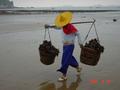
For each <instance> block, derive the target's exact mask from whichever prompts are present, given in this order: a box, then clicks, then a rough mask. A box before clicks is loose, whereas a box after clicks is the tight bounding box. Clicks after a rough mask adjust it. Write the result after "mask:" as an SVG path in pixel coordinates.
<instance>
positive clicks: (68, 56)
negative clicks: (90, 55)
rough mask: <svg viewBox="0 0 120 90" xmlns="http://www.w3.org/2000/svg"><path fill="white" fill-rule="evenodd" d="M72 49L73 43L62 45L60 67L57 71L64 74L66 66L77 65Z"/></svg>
mask: <svg viewBox="0 0 120 90" xmlns="http://www.w3.org/2000/svg"><path fill="white" fill-rule="evenodd" d="M73 50H74V45H65V46H63V55H62V62H61V64H62V65H61V68H60V69H58V71H60V72H62V73H63V74H65V75H66V73H67V69H68V66H69V65H70V66H72V67H77V66H78V62H77V61H76V59H75V58H74V56H72V54H73Z"/></svg>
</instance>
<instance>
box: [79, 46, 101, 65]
mask: <svg viewBox="0 0 120 90" xmlns="http://www.w3.org/2000/svg"><path fill="white" fill-rule="evenodd" d="M100 54H101V53H100V52H98V51H97V50H94V49H92V48H88V47H83V48H82V49H81V55H80V61H81V62H82V63H84V64H86V65H92V66H95V65H97V63H98V61H99V59H100Z"/></svg>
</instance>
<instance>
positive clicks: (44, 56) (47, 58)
mask: <svg viewBox="0 0 120 90" xmlns="http://www.w3.org/2000/svg"><path fill="white" fill-rule="evenodd" d="M39 53H40V61H41V62H42V63H43V64H45V65H51V64H53V63H54V61H55V55H53V54H51V53H45V52H39Z"/></svg>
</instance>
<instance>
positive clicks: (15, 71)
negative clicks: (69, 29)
mask: <svg viewBox="0 0 120 90" xmlns="http://www.w3.org/2000/svg"><path fill="white" fill-rule="evenodd" d="M56 15H57V14H55V13H54V14H52V13H51V14H38V15H0V90H119V89H120V71H119V68H120V61H119V60H120V54H119V53H120V40H119V38H120V12H104V13H102V12H101V13H74V17H73V20H72V22H76V21H88V20H92V18H94V19H96V27H97V31H98V35H99V38H100V41H101V42H100V43H101V45H103V46H104V47H105V50H104V53H102V54H101V57H100V61H99V63H98V65H97V66H88V65H85V64H82V63H81V62H80V59H79V58H80V51H81V49H80V48H79V46H78V44H77V40H76V44H75V45H76V46H75V50H74V56H75V57H76V59H77V60H78V62H79V63H80V66H81V67H82V68H83V69H82V71H81V74H80V76H79V77H77V76H76V71H75V69H73V68H71V67H69V70H68V74H67V76H68V80H67V81H66V82H58V81H57V79H58V77H59V76H60V75H61V74H60V73H59V72H56V70H57V69H58V68H59V67H60V62H61V55H62V43H61V42H62V39H61V31H60V30H54V29H50V34H51V38H52V43H53V45H54V46H55V47H56V48H58V49H59V50H60V54H59V56H58V57H56V58H55V62H54V64H52V65H48V66H46V65H43V64H42V63H41V62H40V57H39V52H38V47H39V44H41V43H42V41H43V40H44V24H53V23H54V18H55V16H56ZM114 18H115V19H117V21H116V22H113V19H114ZM76 27H77V28H78V29H79V30H80V33H81V38H82V40H84V37H85V35H86V34H87V32H88V30H89V27H90V24H81V25H76ZM94 37H95V32H94V30H92V31H91V33H90V36H89V37H88V39H91V38H94ZM91 80H97V83H96V84H93V83H91V82H90V81H91ZM108 80H109V81H111V82H110V83H109V84H108V82H107V81H108Z"/></svg>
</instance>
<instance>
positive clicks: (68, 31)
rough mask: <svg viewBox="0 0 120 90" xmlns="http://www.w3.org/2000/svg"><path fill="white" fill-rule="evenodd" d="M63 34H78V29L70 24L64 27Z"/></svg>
mask: <svg viewBox="0 0 120 90" xmlns="http://www.w3.org/2000/svg"><path fill="white" fill-rule="evenodd" d="M63 32H64V33H65V34H71V33H75V32H77V29H76V28H75V27H74V26H73V25H72V24H71V23H68V24H67V25H66V26H64V27H63Z"/></svg>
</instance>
